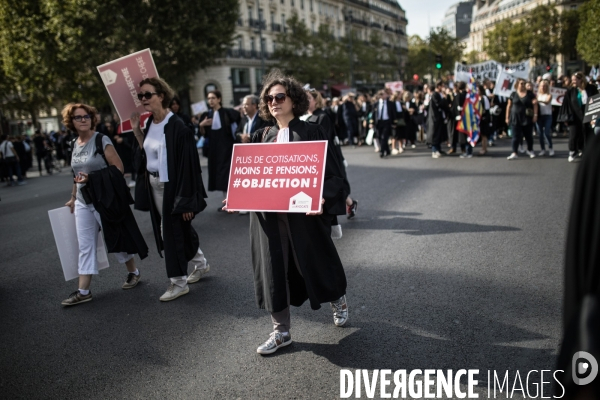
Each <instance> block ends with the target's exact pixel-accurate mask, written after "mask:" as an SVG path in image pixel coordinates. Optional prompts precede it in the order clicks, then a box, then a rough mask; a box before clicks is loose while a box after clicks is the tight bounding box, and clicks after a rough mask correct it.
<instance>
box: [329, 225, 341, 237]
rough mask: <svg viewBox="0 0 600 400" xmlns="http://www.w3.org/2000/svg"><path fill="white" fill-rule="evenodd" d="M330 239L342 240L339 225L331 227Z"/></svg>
mask: <svg viewBox="0 0 600 400" xmlns="http://www.w3.org/2000/svg"><path fill="white" fill-rule="evenodd" d="M331 238H332V239H341V238H342V226H341V225H332V226H331Z"/></svg>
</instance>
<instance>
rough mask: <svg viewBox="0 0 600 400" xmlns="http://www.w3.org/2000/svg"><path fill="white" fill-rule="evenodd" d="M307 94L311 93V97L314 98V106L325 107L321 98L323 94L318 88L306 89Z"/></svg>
mask: <svg viewBox="0 0 600 400" xmlns="http://www.w3.org/2000/svg"><path fill="white" fill-rule="evenodd" d="M306 93H307V94H309V95H311V96H312V98H313V99H315V107H316V108H323V107H325V100H323V96H321V93H320V92H319V91H318V90H315V89H309V90H307V91H306Z"/></svg>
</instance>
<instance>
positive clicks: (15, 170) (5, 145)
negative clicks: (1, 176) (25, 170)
mask: <svg viewBox="0 0 600 400" xmlns="http://www.w3.org/2000/svg"><path fill="white" fill-rule="evenodd" d="M0 142H1V143H0V156H1V157H2V162H3V164H4V168H5V169H6V171H7V174H8V184H7V185H6V186H15V181H14V179H13V175H16V176H17V183H16V185H18V186H22V185H25V184H27V182H25V181H24V180H23V177H22V176H21V160H20V159H19V155H18V154H17V150H15V147H14V145H13V143H12V141H10V140H9V139H8V135H6V134H4V135H2V136H0Z"/></svg>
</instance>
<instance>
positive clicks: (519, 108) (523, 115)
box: [506, 78, 538, 160]
mask: <svg viewBox="0 0 600 400" xmlns="http://www.w3.org/2000/svg"><path fill="white" fill-rule="evenodd" d="M516 88H517V90H516V91H514V92H512V94H511V95H510V98H509V99H508V104H507V106H506V123H507V124H508V125H509V126H510V128H511V130H512V135H513V137H512V150H513V152H512V154H511V155H510V156H508V158H507V160H516V159H517V158H519V155H518V154H517V152H518V150H519V146H520V145H521V142H522V140H523V137H525V140H526V142H527V155H528V156H529V157H530V158H534V157H535V154H534V153H533V124H534V123H536V122H537V117H538V101H537V99H536V98H535V95H534V94H533V92H532V91H529V90H527V86H526V82H525V80H524V79H521V78H519V79H517V83H516Z"/></svg>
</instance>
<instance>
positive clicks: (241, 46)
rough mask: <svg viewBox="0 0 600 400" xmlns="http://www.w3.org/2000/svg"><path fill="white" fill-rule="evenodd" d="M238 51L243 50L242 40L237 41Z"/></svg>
mask: <svg viewBox="0 0 600 400" xmlns="http://www.w3.org/2000/svg"><path fill="white" fill-rule="evenodd" d="M238 49H240V50H244V39H243V38H239V39H238Z"/></svg>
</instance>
